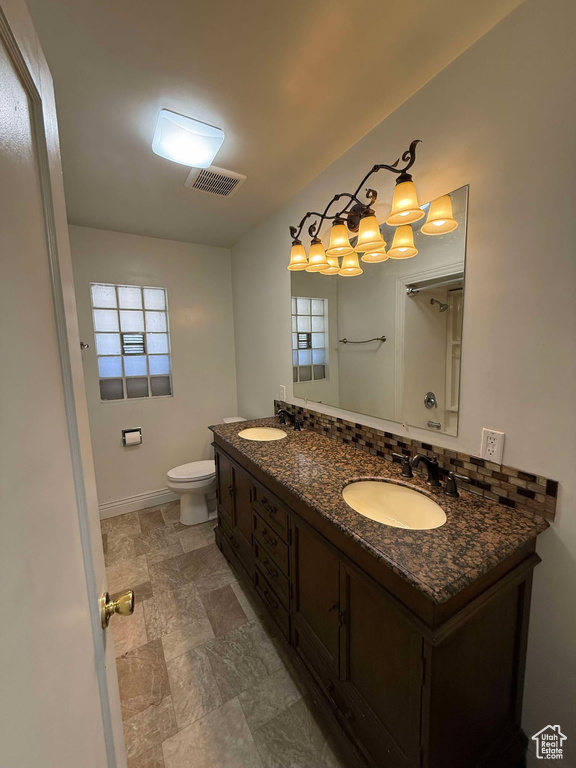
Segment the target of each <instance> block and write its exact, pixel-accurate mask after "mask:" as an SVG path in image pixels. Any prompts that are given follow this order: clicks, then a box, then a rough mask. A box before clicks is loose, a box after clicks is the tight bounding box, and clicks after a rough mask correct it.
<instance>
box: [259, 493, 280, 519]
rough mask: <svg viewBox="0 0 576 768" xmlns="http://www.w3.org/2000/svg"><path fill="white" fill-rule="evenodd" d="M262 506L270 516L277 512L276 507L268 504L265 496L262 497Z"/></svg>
mask: <svg viewBox="0 0 576 768" xmlns="http://www.w3.org/2000/svg"><path fill="white" fill-rule="evenodd" d="M262 506H263V507H264V509H265V510H266V511H267V512H269V513H270V514H271V515H275V514H276V513H277V512H278V510H277V509H276V507H275V506H273V505H272V504H270V502H269V501H268V499H267V498H266V497H265V496H263V497H262Z"/></svg>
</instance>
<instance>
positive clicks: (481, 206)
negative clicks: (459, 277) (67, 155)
mask: <svg viewBox="0 0 576 768" xmlns="http://www.w3.org/2000/svg"><path fill="white" fill-rule="evenodd" d="M553 9H554V10H553V13H552V12H551V6H550V4H549V3H546V2H542V0H526V2H525V3H523V4H522V5H521V6H520V7H519V8H518V9H517V10H516V11H514V12H513V13H512V14H511V15H510V16H509V17H507V18H506V19H505V20H504V21H503V22H501V23H500V24H499V25H498V26H497V27H496V28H494V29H493V30H492V31H490V32H489V33H488V34H487V35H486V36H485V37H484V38H482V39H481V40H480V41H479V42H478V43H476V44H475V45H474V46H473V47H472V48H471V49H469V50H468V51H467V52H465V53H464V54H463V55H462V56H461V57H459V58H458V59H457V60H456V61H454V62H453V63H452V64H451V65H450V66H449V67H447V68H446V69H445V70H444V71H443V72H441V73H440V74H439V75H438V76H437V77H436V78H434V79H433V80H432V81H431V82H430V83H428V84H427V85H426V86H425V87H424V88H422V89H421V90H420V91H419V92H418V93H416V94H415V95H414V96H413V97H412V98H411V99H410V100H408V101H407V102H406V103H405V104H403V105H402V106H401V107H400V108H399V109H398V110H397V111H396V112H394V113H393V114H392V115H390V116H389V117H388V118H387V119H386V120H385V121H384V122H383V123H381V124H380V125H379V126H377V128H375V129H374V130H373V131H372V132H371V133H369V134H368V135H367V136H366V137H364V139H362V140H361V141H360V142H358V144H356V145H355V146H353V147H352V148H351V149H350V150H349V151H348V152H347V153H346V154H344V155H343V156H342V157H341V158H340V159H339V160H338V161H337V162H336V163H334V164H333V165H332V166H330V167H329V168H328V169H327V170H326V171H324V172H323V173H322V174H321V175H320V176H319V177H318V178H317V179H316V180H315V181H314V182H313V183H312V184H310V185H309V186H308V187H307V188H306V189H305V190H304V191H303V192H302V193H300V194H299V195H298V196H297V198H295V199H294V200H293V201H292V202H291V203H290V204H289V205H288V206H286V207H285V208H284V209H283V210H281V211H280V212H279V213H278V214H277V215H275V216H274V217H273V218H270V219H268V220H267V221H265V222H264V223H263V224H262V225H260V226H259V227H258V228H257V229H254V230H253V231H252V232H250V233H249V234H248V235H246V236H245V237H244V238H243V239H242V240H241V241H240V242H239V243H238V244H237V246H236V247H235V248H234V249H233V284H234V322H235V333H236V360H237V377H238V393H239V408H240V410H241V412H242V413H243V415H245V416H248V417H255V416H264V415H268V414H270V413H271V412H272V399H273V398H274V397H275V396H277V394H278V385H279V384H285V385H286V386H287V388H288V392H290V391H291V386H290V381H291V375H290V374H291V371H290V318H289V313H288V311H287V309H286V307H287V298H286V297H287V296H289V293H290V278H289V272H288V271H287V270H286V265H287V262H288V255H289V250H290V237H289V232H288V226H289V225H290V224H293V223H296V222H298V221H299V220H300V218H301V216H302V214H303V212H305V211H307V210H317V209H318V207H319V206H321V205H324V204H325V202H326V201H327V200H328V199H329V197H330V196H331V195H332V194H333V193H335V192H339V191H342V190H345V189H351V188H354V187H355V186H356V184H357V183H358V181H359V180H360V178H361V177H362V175H363V174H364V173H365V172H366V170H367V169H368V168H370V167H371V165H372V164H373V163H377V162H389V161H391V160H395V159H396V157H397V156H398V154H399V153H400V152H401V151H402V150H404V148H405V147H407V146H408V144H409V142H410V141H411V140H412V139H413V138H421V139H423V144H422V145H421V146H420V147H419V150H418V161H417V163H416V166H415V169H414V174H415V181H416V183H417V186H418V189H419V192H420V196H421V199H422V200H429V199H432V198H434V197H436V196H437V195H439V194H442V193H444V192H446V191H448V190H452V189H456V188H457V187H460V186H461V185H463V184H470V205H469V230H468V253H467V284H466V308H465V314H464V355H463V370H462V393H461V394H462V400H461V403H462V409H461V420H460V434H459V436H458V437H457V438H452V437H449V436H446V435H444V436H441V435H437V436H436V439H435V442H437V443H438V444H440V445H444V446H449V447H455V446H459V447H461V449H462V450H463V451H467V452H472V453H477V452H478V450H479V446H480V437H481V429H482V427H483V426H487V427H492V428H494V429H499V430H502V431H504V432H505V433H506V446H505V451H504V460H505V463H506V464H509V465H512V466H515V467H521V468H524V469H526V470H528V471H531V472H536V473H539V474H543V475H546V476H548V477H552V478H558V479H559V480H560V483H561V485H560V499H559V510H558V519H557V522H556V524H555V525H554V526H553V528H552V529H551V530H549V531H547V532H546V533H545V534H543V535H542V536H541V538H540V539H539V542H538V551H539V553H540V555H541V557H542V559H543V563H542V565H540V566H539V567H538V568H537V570H536V576H535V588H534V597H533V614H532V623H531V630H530V644H529V654H528V669H527V681H526V694H525V707H524V726H525V728H526V730H527V732H529V733H530V734H532V733H534V732H535V731H536V730H537V729H539V728H542V727H543V726H545V725H547V724H548V723H553V724H554V723H558V724H560V725H562V726H564V728H565V729H566V731H568V733H567V735H568V736H569V737H570V738H569V740H568V741H567V742H566V746H567V758H566V759H565V761H564V762H565V763H572V764H576V757H575V755H576V731H575V730H574V723H575V722H576V652H575V648H576V612H575V611H574V606H573V593H574V587H575V585H576V509H575V501H576V499H575V495H576V472H575V467H576V437H575V435H576V417H575V414H576V407H575V404H574V393H575V391H576V390H575V388H574V381H576V355H575V350H576V344H575V341H574V329H575V328H576V300H575V298H574V297H575V294H576V258H575V256H574V247H575V243H576V218H575V217H574V203H575V193H576V181H575V175H574V168H575V166H576V142H575V141H574V123H575V122H576V103H575V101H574V98H573V94H574V92H575V90H576V46H574V36H575V33H576V5H575V4H574V3H573V2H572V0H556V1H555V2H554V3H553ZM372 76H373V77H374V80H375V93H377V90H378V87H382V88H385V87H386V83H385V82H384V81H382V82H381V83H378V74H377V73H373V75H372ZM351 108H360V105H353V104H351ZM380 176H381V174H380ZM376 179H377V181H376V184H377V185H378V187H377V188H378V189H379V190H380V191H381V192H382V197H383V198H385V199H390V198H391V194H392V182H391V180H390V179H389V178H388V179H386V178H379V177H376ZM254 327H257V328H258V332H257V339H256V342H257V343H254V342H255V340H254V337H253V334H252V330H253V329H254ZM317 408H318V410H323V411H325V412H334V410H333V409H330V408H329V407H327V406H317ZM354 420H357V421H360V422H363V423H365V424H375V425H376V426H378V427H380V428H383V429H387V428H388V429H393V430H394V431H396V432H399V433H401V434H406V433H407V431H406V430H404V429H403V428H402V427H400V426H398V425H396V424H390V423H389V422H386V421H380V420H376V419H370V418H367V417H360V416H358V417H354ZM409 434H410V435H412V436H414V437H416V438H420V439H424V440H429V439H430V433H429V432H426V431H422V430H417V429H410V430H409ZM480 652H481V650H480ZM571 729H572V730H571ZM566 731H565V732H566Z"/></svg>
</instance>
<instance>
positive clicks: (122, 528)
mask: <svg viewBox="0 0 576 768" xmlns="http://www.w3.org/2000/svg"><path fill="white" fill-rule="evenodd" d="M100 528H101V530H102V533H106V534H107V535H109V536H110V537H112V536H135V535H136V534H137V533H141V528H140V520H139V519H138V512H128V513H127V514H125V515H116V517H107V518H106V520H101V521H100Z"/></svg>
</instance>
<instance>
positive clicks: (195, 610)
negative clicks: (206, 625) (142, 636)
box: [144, 583, 207, 640]
mask: <svg viewBox="0 0 576 768" xmlns="http://www.w3.org/2000/svg"><path fill="white" fill-rule="evenodd" d="M144 616H145V618H146V631H147V633H148V639H149V640H153V639H155V638H159V637H162V636H163V635H167V634H169V633H171V632H174V631H175V630H177V629H182V628H183V627H185V626H186V625H187V624H191V623H192V622H194V621H198V620H199V619H207V616H206V611H205V610H204V606H203V605H202V601H201V600H200V596H199V594H198V590H197V589H196V587H195V586H194V584H192V583H190V584H185V585H184V586H183V587H180V588H179V589H175V590H173V591H166V592H162V593H160V594H158V595H157V594H154V597H152V598H151V599H150V600H146V601H145V602H144Z"/></svg>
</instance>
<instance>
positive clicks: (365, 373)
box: [291, 186, 468, 435]
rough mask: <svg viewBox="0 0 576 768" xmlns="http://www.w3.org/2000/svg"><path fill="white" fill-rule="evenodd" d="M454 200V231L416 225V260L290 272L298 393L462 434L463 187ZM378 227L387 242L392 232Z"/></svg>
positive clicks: (453, 195)
mask: <svg viewBox="0 0 576 768" xmlns="http://www.w3.org/2000/svg"><path fill="white" fill-rule="evenodd" d="M450 198H451V201H452V215H453V218H454V219H455V221H456V222H457V224H458V226H457V228H456V229H454V230H452V231H451V232H447V233H446V234H442V235H435V236H430V235H426V234H424V233H422V232H421V231H420V224H421V222H418V223H417V224H415V225H413V229H414V245H415V247H416V248H417V249H418V253H417V254H416V256H414V257H412V258H404V259H391V258H390V259H388V260H386V261H383V262H379V263H365V262H363V261H361V262H360V265H361V266H362V269H363V273H362V274H361V275H356V276H354V277H342V276H340V275H323V274H320V273H318V272H305V271H304V272H292V273H291V281H292V366H293V379H294V395H295V396H296V397H300V398H304V399H306V400H311V401H313V402H318V403H326V404H328V405H332V406H336V407H338V408H342V409H345V410H347V411H354V412H356V413H363V414H368V415H370V416H376V417H379V418H383V419H389V420H391V421H398V422H402V423H404V424H408V425H411V426H415V427H420V428H423V429H430V430H432V431H435V432H443V433H446V434H450V435H456V434H458V411H459V407H460V359H461V354H462V316H463V310H464V277H465V256H466V219H467V208H468V187H467V186H465V187H461V188H460V189H457V190H455V191H454V192H452V193H451V194H450ZM428 206H429V204H426V205H423V206H422V209H423V210H425V211H426V212H428ZM422 221H425V219H423V220H422ZM380 231H381V232H382V235H383V237H384V240H386V242H387V243H388V244H390V243H391V242H392V239H393V237H394V228H391V227H388V226H387V225H382V226H381V227H380Z"/></svg>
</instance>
